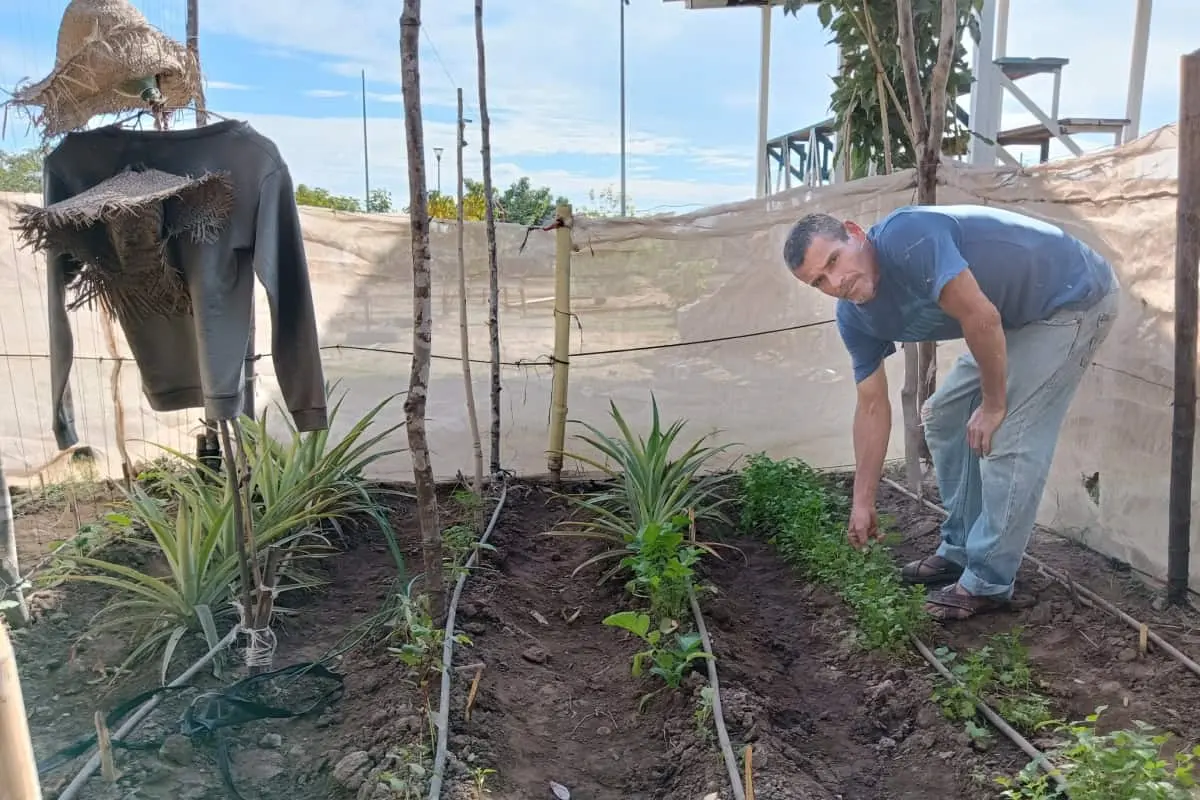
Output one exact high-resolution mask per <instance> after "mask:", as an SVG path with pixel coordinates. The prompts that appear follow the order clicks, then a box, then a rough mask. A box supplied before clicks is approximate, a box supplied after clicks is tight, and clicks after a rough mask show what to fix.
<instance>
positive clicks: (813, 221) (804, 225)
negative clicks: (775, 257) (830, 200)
mask: <svg viewBox="0 0 1200 800" xmlns="http://www.w3.org/2000/svg"><path fill="white" fill-rule="evenodd" d="M818 236H825V237H827V238H830V239H834V240H836V241H839V242H845V241H848V240H849V239H850V235H849V234H848V233H846V226H845V224H844V223H843V222H842V221H841V220H839V219H838V218H837V217H833V216H830V215H829V214H819V213H818V214H807V215H805V216H803V217H801V218H800V221H799V222H797V223H796V224H795V225H793V226H792V229H791V231H789V232H788V237H787V241H786V242H784V243H783V263H784V264H785V265H786V266H787V268H788V270H789V271H792V272H795V271H796V269H797V268H798V267H799V266H800V265H801V264H803V263H804V259H805V257H806V256H807V255H808V248H809V246H810V245H812V242H813V239H815V238H817V237H818Z"/></svg>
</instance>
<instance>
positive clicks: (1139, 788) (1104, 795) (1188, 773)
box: [996, 706, 1200, 800]
mask: <svg viewBox="0 0 1200 800" xmlns="http://www.w3.org/2000/svg"><path fill="white" fill-rule="evenodd" d="M1103 712H1104V707H1103V706H1101V707H1100V708H1099V709H1097V710H1096V713H1095V714H1089V715H1088V717H1087V720H1086V721H1085V722H1082V723H1074V724H1069V725H1068V724H1063V723H1057V724H1055V726H1054V730H1055V732H1056V733H1057V734H1058V735H1059V736H1060V737H1062V739H1063V740H1064V741H1063V744H1062V745H1061V746H1060V747H1058V748H1056V749H1055V751H1054V752H1053V753H1051V754H1050V759H1051V762H1052V763H1054V764H1055V766H1056V767H1057V769H1058V771H1059V774H1060V775H1061V776H1062V778H1063V779H1064V781H1065V787H1064V788H1065V791H1066V794H1067V795H1068V796H1070V798H1071V800H1194V798H1195V797H1196V796H1197V784H1196V778H1195V774H1194V770H1195V764H1196V759H1197V757H1200V746H1196V747H1193V748H1192V749H1191V750H1189V751H1183V752H1180V753H1178V754H1176V755H1175V756H1174V757H1171V758H1165V757H1164V756H1163V748H1164V745H1166V744H1167V742H1168V741H1169V739H1170V737H1168V736H1166V735H1163V734H1155V733H1153V732H1152V729H1151V728H1150V726H1148V725H1146V724H1145V723H1142V722H1138V723H1136V727H1135V729H1134V730H1119V731H1113V732H1111V733H1107V734H1100V733H1097V731H1096V726H1097V722H1098V721H1099V719H1100V715H1101V714H1102V713H1103ZM996 780H997V782H998V783H999V784H1000V785H1001V786H1003V787H1005V790H1004V792H1003V794H1002V797H1005V798H1008V800H1049V798H1059V797H1062V796H1063V795H1062V793H1060V791H1059V789H1058V787H1057V786H1056V784H1055V782H1054V780H1053V778H1051V777H1050V776H1049V775H1047V774H1046V773H1045V772H1043V771H1042V770H1040V769H1039V767H1038V766H1037V764H1034V763H1030V764H1029V765H1028V766H1027V767H1025V769H1023V770H1022V771H1021V773H1020V775H1019V776H1018V777H1017V778H1016V779H1012V778H997V779H996Z"/></svg>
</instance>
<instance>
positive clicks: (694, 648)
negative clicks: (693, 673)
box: [604, 611, 708, 689]
mask: <svg viewBox="0 0 1200 800" xmlns="http://www.w3.org/2000/svg"><path fill="white" fill-rule="evenodd" d="M604 624H605V625H608V626H609V627H612V628H620V629H621V630H624V631H628V632H629V633H632V634H633V635H634V636H637V637H638V638H639V639H641V640H642V641H643V642H645V643H646V649H645V650H641V651H638V652H637V653H634V654H633V664H632V668H631V672H632V673H633V676H634V677H635V678H640V677H641V676H642V675H643V674H645V672H646V665H647V664H649V665H650V670H649V672H650V674H651V675H656V676H658V677H659V678H662V679H663V682H664V683H666V685H667V687H668V688H671V689H678V688H679V687H680V686H681V685H682V684H683V679H684V678H685V677H686V676H687V673H688V672H689V671H690V670H691V665H692V662H693V661H701V660H704V659H706V658H708V654H707V653H705V652H704V646H703V644H702V642H701V640H700V634H698V633H683V632H681V631H680V630H679V628H678V625H676V624H674V623H669V622H664V623H662V624H661V625H659V627H657V628H653V629H651V627H650V615H649V614H643V613H640V612H637V611H618V612H617V613H616V614H610V615H609V616H607V617H605V618H604ZM672 634H673V635H672Z"/></svg>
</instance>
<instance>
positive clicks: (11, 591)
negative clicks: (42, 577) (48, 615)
mask: <svg viewBox="0 0 1200 800" xmlns="http://www.w3.org/2000/svg"><path fill="white" fill-rule="evenodd" d="M23 584H24V581H23V580H22V579H21V566H20V563H19V561H18V559H17V525H16V523H15V522H14V521H13V510H12V495H10V494H9V492H8V481H7V480H6V479H5V477H4V466H3V465H2V464H0V603H3V602H5V601H8V602H11V603H12V605H11V606H8V607H6V608H4V610H3V613H0V616H3V617H4V618H5V619H7V620H8V624H9V625H11V626H12V627H14V628H23V627H25V626H26V625H28V624H29V605H28V604H27V603H26V602H25V589H24V587H23Z"/></svg>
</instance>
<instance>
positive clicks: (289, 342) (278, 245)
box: [254, 165, 328, 432]
mask: <svg viewBox="0 0 1200 800" xmlns="http://www.w3.org/2000/svg"><path fill="white" fill-rule="evenodd" d="M254 272H255V274H256V275H258V279H259V280H260V281H261V282H262V284H263V287H264V288H265V289H266V293H267V299H268V301H269V303H270V310H271V328H272V333H271V350H272V352H273V353H274V362H275V375H276V377H277V378H278V380H279V388H280V391H281V393H282V395H283V400H284V402H285V403H286V404H287V408H288V411H289V412H290V413H291V415H292V419H293V420H294V421H295V423H296V428H297V429H298V430H300V431H301V432H303V431H315V430H323V429H325V428H326V427H328V415H327V411H326V396H325V375H324V371H323V370H322V367H321V351H320V346H319V344H318V340H317V318H316V312H315V311H314V309H313V299H312V287H311V286H310V284H309V279H308V259H307V258H306V256H305V254H304V236H303V234H302V231H301V229H300V212H299V209H297V208H296V196H295V192H294V190H293V188H292V176H291V174H290V173H289V172H288V169H287V167H286V166H285V165H280V166H279V167H278V168H277V169H276V170H275V171H274V172H272V173H271V174H270V175H268V176H267V177H266V178H265V179H264V180H263V183H262V186H261V187H260V190H259V200H258V220H257V223H256V226H255V242H254Z"/></svg>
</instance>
